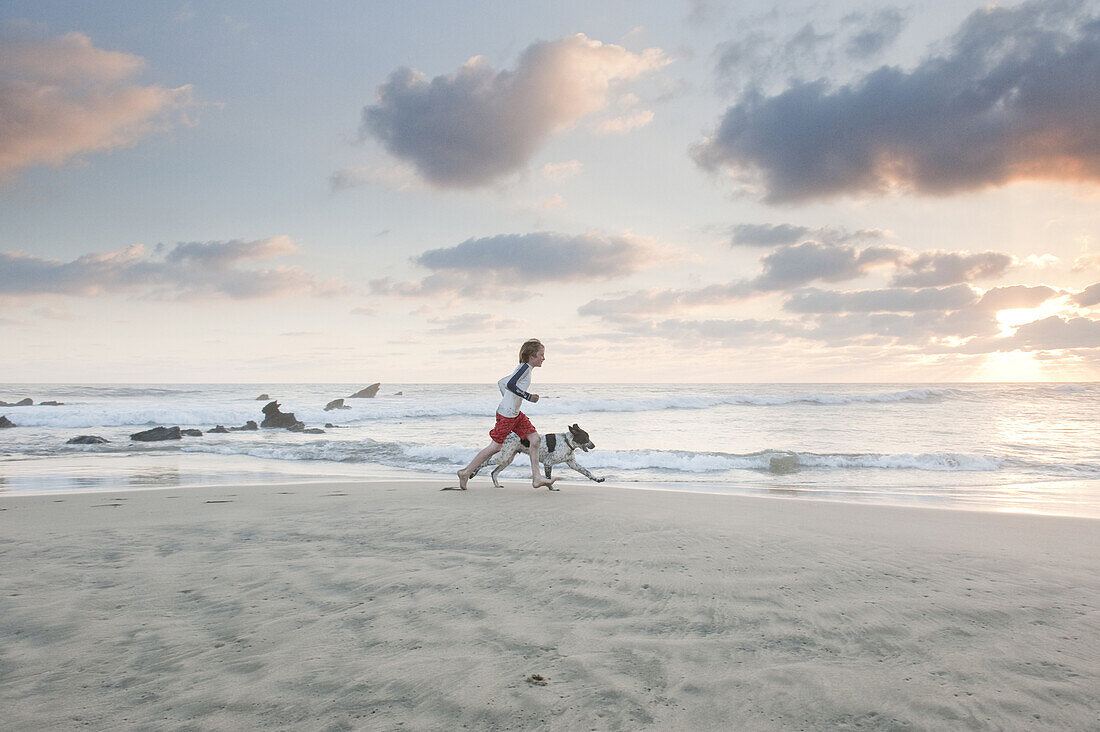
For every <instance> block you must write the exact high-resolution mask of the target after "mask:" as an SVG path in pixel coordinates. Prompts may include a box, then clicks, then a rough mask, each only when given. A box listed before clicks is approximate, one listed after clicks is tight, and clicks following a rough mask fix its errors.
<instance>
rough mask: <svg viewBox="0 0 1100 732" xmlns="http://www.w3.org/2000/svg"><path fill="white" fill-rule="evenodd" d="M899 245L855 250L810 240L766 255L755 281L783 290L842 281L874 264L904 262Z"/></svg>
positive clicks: (758, 286) (759, 285)
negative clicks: (762, 269) (813, 282)
mask: <svg viewBox="0 0 1100 732" xmlns="http://www.w3.org/2000/svg"><path fill="white" fill-rule="evenodd" d="M905 256H906V252H905V250H903V249H899V248H897V247H867V248H866V249H862V250H860V249H856V248H855V247H852V246H848V245H833V244H822V243H820V242H815V241H807V242H803V243H802V244H795V245H786V246H782V247H779V248H778V249H776V250H775V251H774V252H772V253H771V254H769V255H767V256H766V257H764V258H763V259H762V260H761V262H762V263H763V264H764V271H763V273H761V275H760V276H759V277H757V278H756V279H755V280H753V285H754V286H755V287H756V289H759V290H784V289H789V288H791V287H794V286H798V285H802V284H806V283H808V282H812V281H814V280H823V281H825V282H842V281H844V280H852V279H856V278H858V277H862V276H864V275H865V274H867V273H868V272H869V271H870V270H872V269H874V268H875V267H879V266H883V265H892V264H897V263H899V262H901V261H902V260H903V259H904V258H905Z"/></svg>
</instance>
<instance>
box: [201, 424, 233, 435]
mask: <svg viewBox="0 0 1100 732" xmlns="http://www.w3.org/2000/svg"><path fill="white" fill-rule="evenodd" d="M212 432H214V433H217V434H229V430H227V429H226V428H225V427H223V426H221V425H220V424H219V425H218V426H217V427H215V428H214V429H212V430H207V431H206V434H208V435H209V434H210V433H212Z"/></svg>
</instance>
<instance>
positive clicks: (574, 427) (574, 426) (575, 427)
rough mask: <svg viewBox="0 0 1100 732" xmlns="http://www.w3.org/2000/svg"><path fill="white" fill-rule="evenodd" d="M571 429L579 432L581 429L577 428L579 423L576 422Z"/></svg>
mask: <svg viewBox="0 0 1100 732" xmlns="http://www.w3.org/2000/svg"><path fill="white" fill-rule="evenodd" d="M569 429H573V430H579V429H580V427H578V426H577V423H576V422H574V423H573V426H572V427H570V428H569Z"/></svg>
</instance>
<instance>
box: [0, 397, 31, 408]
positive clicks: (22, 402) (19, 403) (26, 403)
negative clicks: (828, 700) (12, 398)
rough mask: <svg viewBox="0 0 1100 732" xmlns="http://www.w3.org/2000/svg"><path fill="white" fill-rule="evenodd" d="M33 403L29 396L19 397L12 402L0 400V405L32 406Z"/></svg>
mask: <svg viewBox="0 0 1100 732" xmlns="http://www.w3.org/2000/svg"><path fill="white" fill-rule="evenodd" d="M33 404H34V400H33V399H31V398H30V397H27V398H26V399H20V400H19V401H17V402H14V403H9V402H0V407H29V406H32V405H33Z"/></svg>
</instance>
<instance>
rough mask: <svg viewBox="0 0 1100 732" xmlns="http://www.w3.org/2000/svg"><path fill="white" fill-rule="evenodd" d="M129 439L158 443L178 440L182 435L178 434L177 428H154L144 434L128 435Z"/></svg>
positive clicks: (178, 429)
mask: <svg viewBox="0 0 1100 732" xmlns="http://www.w3.org/2000/svg"><path fill="white" fill-rule="evenodd" d="M130 439H131V440H137V441H138V442H159V441H161V440H180V439H183V435H181V434H180V428H179V427H154V428H153V429H151V430H145V431H144V432H135V433H134V434H132V435H130Z"/></svg>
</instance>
